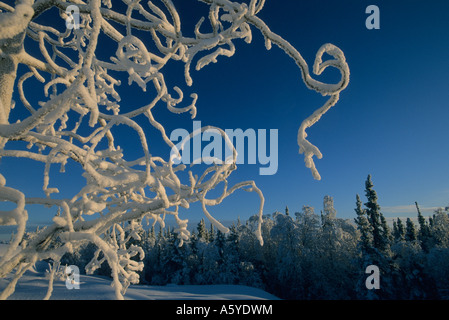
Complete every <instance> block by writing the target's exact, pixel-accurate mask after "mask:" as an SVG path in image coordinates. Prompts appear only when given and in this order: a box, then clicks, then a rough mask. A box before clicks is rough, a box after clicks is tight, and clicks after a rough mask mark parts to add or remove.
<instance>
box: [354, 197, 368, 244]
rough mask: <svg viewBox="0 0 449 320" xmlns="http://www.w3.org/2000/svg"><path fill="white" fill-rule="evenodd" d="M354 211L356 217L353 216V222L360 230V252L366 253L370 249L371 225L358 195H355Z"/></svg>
mask: <svg viewBox="0 0 449 320" xmlns="http://www.w3.org/2000/svg"><path fill="white" fill-rule="evenodd" d="M355 212H356V214H357V218H355V219H354V220H355V223H356V224H357V228H358V229H359V231H360V240H361V249H362V253H368V252H370V251H371V250H372V234H371V229H372V228H371V225H370V224H369V221H368V219H367V217H366V210H364V209H363V208H362V201H361V200H360V197H359V195H356V208H355Z"/></svg>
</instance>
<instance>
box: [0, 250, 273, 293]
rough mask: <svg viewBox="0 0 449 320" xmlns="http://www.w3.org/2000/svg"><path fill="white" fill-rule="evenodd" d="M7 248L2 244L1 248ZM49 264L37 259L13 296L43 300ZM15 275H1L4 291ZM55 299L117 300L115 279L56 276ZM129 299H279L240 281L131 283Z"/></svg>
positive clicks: (1, 289)
mask: <svg viewBox="0 0 449 320" xmlns="http://www.w3.org/2000/svg"><path fill="white" fill-rule="evenodd" d="M5 248H6V246H5V245H1V244H0V255H1V252H2V251H3V250H4V249H5ZM47 269H48V264H47V263H45V262H38V263H36V265H35V267H34V268H33V269H31V270H29V271H27V272H26V273H25V274H24V276H23V277H22V278H21V279H20V280H19V282H18V283H17V286H16V291H15V292H14V294H13V295H12V296H10V297H9V299H11V300H41V299H43V298H44V297H45V295H46V293H47V287H48V279H47V278H46V273H47V272H46V270H47ZM12 277H13V275H12V274H11V275H9V276H8V277H7V278H4V279H0V292H1V291H3V289H4V288H5V287H6V286H7V285H8V283H9V282H10V280H11V279H12ZM50 299H54V300H114V299H115V293H114V288H112V287H111V279H109V278H107V277H100V276H86V275H80V286H79V289H71V290H69V289H67V288H66V285H65V281H62V280H58V279H56V278H55V281H54V284H53V294H52V296H51V298H50ZM125 299H129V300H277V299H278V298H276V297H275V296H273V295H271V294H269V293H267V292H265V291H263V290H260V289H257V288H251V287H247V286H238V285H204V286H199V285H192V286H146V285H131V286H130V287H129V288H128V291H127V292H126V295H125Z"/></svg>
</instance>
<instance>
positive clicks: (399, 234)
mask: <svg viewBox="0 0 449 320" xmlns="http://www.w3.org/2000/svg"><path fill="white" fill-rule="evenodd" d="M404 235H405V228H404V224H403V223H402V220H401V219H399V218H397V220H396V221H393V237H394V241H396V242H401V241H403V240H404Z"/></svg>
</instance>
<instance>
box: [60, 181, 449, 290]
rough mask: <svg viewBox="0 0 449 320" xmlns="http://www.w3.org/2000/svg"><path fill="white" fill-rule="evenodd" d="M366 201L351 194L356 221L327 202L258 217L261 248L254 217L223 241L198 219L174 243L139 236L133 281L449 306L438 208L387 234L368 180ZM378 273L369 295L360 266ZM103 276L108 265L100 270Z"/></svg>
mask: <svg viewBox="0 0 449 320" xmlns="http://www.w3.org/2000/svg"><path fill="white" fill-rule="evenodd" d="M365 195H366V198H367V201H366V203H362V201H361V199H360V197H359V196H358V195H357V196H356V203H355V211H356V214H357V217H356V218H355V219H354V221H351V220H346V219H340V218H337V217H336V210H335V209H334V206H333V199H332V198H331V197H329V196H326V197H325V198H324V202H323V203H324V205H323V210H321V212H320V214H317V213H315V212H314V209H313V208H312V207H308V206H304V207H303V209H302V211H301V212H295V213H294V214H290V212H289V209H288V207H286V209H285V212H283V213H280V212H276V213H274V214H272V215H265V216H264V219H263V223H262V234H263V239H264V245H263V246H261V245H260V244H259V241H258V240H257V239H256V237H255V235H254V231H255V230H256V228H257V226H258V217H255V216H254V217H251V218H250V219H249V220H247V221H245V222H244V223H242V222H240V221H238V222H236V223H235V224H233V225H232V226H231V227H230V232H229V233H227V234H223V233H222V232H220V231H218V230H215V229H214V228H213V227H212V225H211V226H210V227H207V226H206V223H205V222H204V220H202V221H201V222H200V223H199V224H198V226H197V228H196V230H194V231H192V232H191V235H190V239H189V241H186V242H185V243H184V245H183V246H179V240H178V237H177V234H176V233H175V232H174V231H173V229H170V228H166V229H158V230H157V231H156V230H155V229H154V228H152V229H150V230H147V231H144V230H142V231H141V234H140V240H139V241H135V240H134V242H133V243H132V244H134V245H139V246H141V247H142V248H143V250H144V252H145V258H144V259H145V260H144V269H143V271H142V272H141V273H140V283H142V284H150V285H166V284H177V285H188V284H242V285H248V286H253V287H258V288H261V289H263V290H266V291H267V292H270V293H272V294H274V295H276V296H278V297H280V298H283V299H448V298H449V216H448V212H447V210H445V209H439V210H437V211H436V212H435V213H434V214H433V216H431V217H428V218H424V217H423V216H422V214H421V212H420V210H419V206H418V204H416V207H417V215H418V224H415V223H414V222H413V221H412V220H411V219H407V220H406V221H402V220H401V219H397V220H395V221H394V223H393V227H392V228H391V227H390V226H389V225H388V224H387V223H386V219H385V218H384V216H383V215H382V213H381V208H380V206H379V205H378V202H377V201H378V199H377V195H376V192H375V191H374V189H373V184H372V181H371V177H370V176H368V179H367V180H366V184H365ZM95 249H96V248H95V247H94V246H93V245H92V244H89V245H85V246H83V247H81V248H80V249H79V250H78V251H76V252H74V253H71V254H66V255H65V256H64V257H63V261H62V263H63V264H76V265H78V266H79V267H80V269H82V267H83V266H85V265H87V263H88V262H89V261H90V259H91V257H92V256H93V254H94V252H95ZM369 265H376V266H378V267H379V270H380V289H378V290H376V289H372V290H368V289H367V287H366V286H365V280H366V278H367V277H368V276H369V274H366V273H365V270H366V267H367V266H369ZM97 272H98V273H99V274H104V275H109V274H110V273H109V270H108V267H107V263H104V265H103V267H102V268H101V269H99V270H97Z"/></svg>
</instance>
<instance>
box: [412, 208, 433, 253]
mask: <svg viewBox="0 0 449 320" xmlns="http://www.w3.org/2000/svg"><path fill="white" fill-rule="evenodd" d="M415 205H416V210H417V211H418V223H419V232H418V240H419V242H420V244H421V248H422V249H423V250H424V251H425V252H429V248H430V237H431V234H430V227H429V225H428V224H427V222H426V219H425V218H424V217H423V215H422V213H421V210H420V209H419V206H418V202H415Z"/></svg>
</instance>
